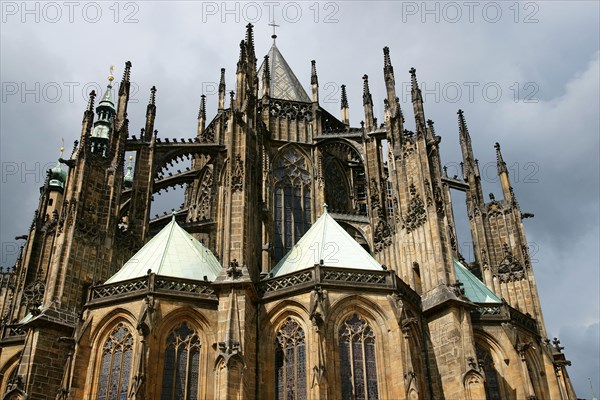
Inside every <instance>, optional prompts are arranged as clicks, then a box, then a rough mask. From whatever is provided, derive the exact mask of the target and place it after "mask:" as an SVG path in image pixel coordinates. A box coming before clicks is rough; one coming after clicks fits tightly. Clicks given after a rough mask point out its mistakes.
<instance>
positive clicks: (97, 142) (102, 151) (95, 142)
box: [90, 66, 116, 157]
mask: <svg viewBox="0 0 600 400" xmlns="http://www.w3.org/2000/svg"><path fill="white" fill-rule="evenodd" d="M112 71H113V66H111V67H110V75H109V76H108V85H107V86H106V91H105V92H104V97H102V100H100V103H98V107H96V115H97V116H98V119H97V120H96V122H94V129H92V133H91V136H90V149H91V151H92V153H95V154H98V155H101V156H103V157H106V155H107V150H108V143H109V140H110V137H111V134H112V133H113V121H114V118H115V114H116V110H115V103H114V100H113V96H112V81H113V80H114V79H115V77H114V76H113V74H112ZM90 98H91V97H90Z"/></svg>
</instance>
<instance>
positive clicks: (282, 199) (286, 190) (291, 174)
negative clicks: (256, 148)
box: [273, 149, 312, 262]
mask: <svg viewBox="0 0 600 400" xmlns="http://www.w3.org/2000/svg"><path fill="white" fill-rule="evenodd" d="M274 176H275V181H276V183H275V190H274V212H275V215H274V218H273V219H274V222H275V238H274V239H275V240H274V244H275V245H274V251H275V253H274V257H275V261H276V262H277V261H279V260H280V259H281V258H283V256H284V255H285V253H287V252H288V251H289V250H290V249H291V248H292V246H293V245H294V244H296V242H298V240H300V238H301V237H302V235H304V234H305V233H306V231H307V230H308V229H309V228H310V226H311V223H312V217H311V175H310V173H309V171H308V167H307V162H306V159H305V158H304V157H303V156H301V155H300V154H298V152H296V151H295V150H292V149H290V150H288V151H287V152H286V153H284V154H283V155H282V156H281V157H279V160H278V161H277V165H276V167H275V170H274Z"/></svg>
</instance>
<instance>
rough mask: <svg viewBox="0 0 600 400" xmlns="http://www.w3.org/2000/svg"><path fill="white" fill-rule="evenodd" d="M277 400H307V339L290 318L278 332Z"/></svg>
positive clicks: (276, 361) (276, 363)
mask: <svg viewBox="0 0 600 400" xmlns="http://www.w3.org/2000/svg"><path fill="white" fill-rule="evenodd" d="M275 384H276V388H275V389H276V390H275V398H276V399H277V400H305V399H306V338H305V335H304V330H303V329H302V328H301V327H300V325H299V324H298V322H296V321H295V320H294V319H292V318H288V319H287V320H286V321H285V323H284V324H283V325H282V326H281V328H280V329H279V331H278V332H277V342H276V347H275Z"/></svg>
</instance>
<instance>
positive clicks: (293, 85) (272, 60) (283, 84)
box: [258, 43, 311, 103]
mask: <svg viewBox="0 0 600 400" xmlns="http://www.w3.org/2000/svg"><path fill="white" fill-rule="evenodd" d="M267 54H268V56H269V72H270V73H271V87H270V88H269V90H270V93H271V94H270V96H271V97H272V98H274V99H281V100H292V101H302V102H305V103H310V102H311V100H310V97H308V95H307V94H306V91H305V90H304V88H303V87H302V85H301V84H300V81H298V78H296V75H295V74H294V71H292V69H291V68H290V66H289V65H288V63H287V62H286V61H285V58H283V56H282V55H281V52H280V51H279V49H278V48H277V46H276V45H275V43H273V45H272V46H271V49H270V50H269V52H268V53H267ZM264 67H265V62H264V61H263V62H262V64H261V66H260V68H259V69H258V82H259V83H258V93H262V75H263V69H264Z"/></svg>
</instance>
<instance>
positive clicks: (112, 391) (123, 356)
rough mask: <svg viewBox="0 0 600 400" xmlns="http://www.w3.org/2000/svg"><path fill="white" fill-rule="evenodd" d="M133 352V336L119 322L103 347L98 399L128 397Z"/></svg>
mask: <svg viewBox="0 0 600 400" xmlns="http://www.w3.org/2000/svg"><path fill="white" fill-rule="evenodd" d="M132 353H133V336H132V335H131V332H130V331H129V329H127V328H126V327H125V325H124V324H123V323H119V324H118V325H117V326H116V327H115V328H114V329H113V330H112V332H111V333H110V335H109V336H108V338H107V339H106V342H104V346H103V347H102V359H101V361H100V379H99V388H98V400H126V399H127V394H128V393H127V391H128V389H129V373H130V371H131V363H132V361H131V358H132Z"/></svg>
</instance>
